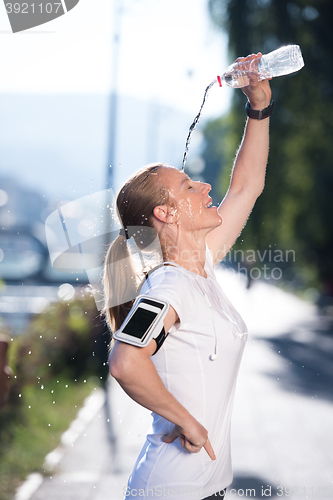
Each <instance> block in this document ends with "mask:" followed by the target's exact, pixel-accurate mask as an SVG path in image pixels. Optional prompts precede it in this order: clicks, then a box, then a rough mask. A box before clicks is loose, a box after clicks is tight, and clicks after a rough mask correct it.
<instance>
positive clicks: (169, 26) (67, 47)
mask: <svg viewBox="0 0 333 500" xmlns="http://www.w3.org/2000/svg"><path fill="white" fill-rule="evenodd" d="M31 2H32V0H31ZM31 2H29V3H31ZM207 3H208V0H80V1H79V3H78V4H77V5H76V6H75V7H74V8H73V9H72V10H70V11H69V12H68V13H66V14H65V15H63V16H61V17H59V18H57V19H55V20H53V21H51V22H49V23H46V24H43V25H40V26H37V27H35V28H32V29H29V30H26V31H22V32H19V33H15V34H13V33H12V31H11V27H10V23H9V20H8V17H7V13H6V10H5V6H4V3H2V2H0V53H1V78H0V104H1V105H0V107H1V109H2V112H1V114H0V159H1V161H0V175H5V176H8V175H10V176H12V177H15V178H16V179H18V182H20V183H22V184H23V185H25V186H27V187H28V188H29V189H35V188H37V189H38V190H39V191H40V192H41V193H42V194H43V195H45V196H48V197H50V196H52V198H54V200H55V201H54V203H62V202H63V200H66V199H74V198H76V197H78V196H84V195H86V194H89V193H91V192H95V191H98V190H100V189H103V188H104V187H105V178H106V174H105V172H106V169H107V168H108V166H109V164H110V159H109V158H108V138H109V135H108V134H109V118H110V117H109V102H108V99H109V95H110V93H111V91H112V90H115V91H116V92H117V94H118V95H119V106H118V112H117V123H116V129H117V138H116V147H115V151H116V156H115V159H114V161H113V166H114V175H113V180H114V182H113V188H114V190H115V191H117V190H118V189H119V187H120V186H121V185H122V183H123V182H124V181H125V179H126V178H127V177H128V176H129V175H131V173H133V172H134V171H135V170H137V169H138V168H139V167H141V166H142V165H144V164H146V163H150V162H151V161H163V162H165V163H168V164H171V165H175V166H178V165H179V164H180V162H181V159H182V156H183V153H184V146H185V140H186V136H187V132H188V128H189V126H190V125H191V123H192V121H193V119H194V117H195V116H196V114H197V112H198V110H199V108H200V105H201V102H202V98H203V94H204V91H205V88H206V87H207V85H208V84H209V83H210V82H211V81H212V80H214V79H215V78H216V76H217V75H218V74H222V73H223V71H224V70H225V69H226V67H227V66H228V63H229V62H230V61H227V55H226V54H227V50H226V47H227V36H226V35H225V34H223V33H222V32H221V31H220V30H217V29H216V27H215V26H214V25H213V23H212V21H211V20H210V18H209V15H208V11H207ZM36 5H37V4H36ZM115 38H116V39H117V40H118V42H115ZM232 92H233V90H232V89H230V88H222V89H221V88H220V87H218V85H216V86H214V87H213V88H212V89H211V91H210V94H209V97H208V99H207V101H206V105H205V107H204V110H203V113H202V118H201V121H200V124H199V127H198V128H197V130H196V132H195V134H193V138H192V141H191V146H190V151H189V157H188V163H187V165H188V166H190V161H191V159H194V160H195V157H196V154H197V153H196V148H197V149H198V150H199V148H200V141H201V140H202V134H201V135H200V132H199V129H200V126H202V125H203V123H204V121H205V120H207V119H209V118H212V117H217V116H220V115H221V114H223V113H225V112H226V111H227V110H228V107H229V103H230V97H231V94H232ZM62 96H63V97H62Z"/></svg>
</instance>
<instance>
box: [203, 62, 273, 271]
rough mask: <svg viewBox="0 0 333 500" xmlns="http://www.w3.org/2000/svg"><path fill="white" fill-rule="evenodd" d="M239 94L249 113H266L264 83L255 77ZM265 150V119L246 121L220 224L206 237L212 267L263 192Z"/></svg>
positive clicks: (267, 100) (266, 83) (268, 96)
mask: <svg viewBox="0 0 333 500" xmlns="http://www.w3.org/2000/svg"><path fill="white" fill-rule="evenodd" d="M260 56H261V55H251V56H248V57H247V58H239V59H238V60H237V61H238V62H241V61H243V60H248V59H250V58H256V57H260ZM242 91H243V92H244V94H245V95H246V96H247V97H248V101H249V103H250V106H251V109H253V110H263V109H266V108H267V107H268V106H269V104H270V102H271V89H270V85H269V81H268V80H264V81H260V82H258V81H257V78H256V77H255V76H251V78H250V85H249V86H248V87H244V88H243V89H242ZM268 149H269V118H265V119H262V120H257V119H253V118H248V119H247V122H246V125H245V131H244V135H243V139H242V142H241V145H240V147H239V150H238V153H237V155H236V159H235V162H234V167H233V171H232V175H231V181H230V186H229V189H228V192H227V194H226V195H225V197H224V199H223V201H222V203H221V204H220V206H219V208H218V212H219V214H220V215H221V217H222V224H221V226H219V227H217V228H216V229H214V230H213V231H211V232H210V233H209V234H208V236H207V244H208V246H209V248H210V250H211V252H212V254H213V258H214V264H217V263H218V262H219V261H220V260H222V259H223V257H224V256H225V255H226V254H227V253H228V252H229V250H230V248H231V247H232V245H233V244H234V242H235V241H236V239H237V238H238V236H239V234H240V232H241V231H242V229H243V227H244V225H245V224H246V221H247V219H248V217H249V215H250V213H251V211H252V208H253V206H254V204H255V201H256V199H257V198H258V196H259V195H260V194H261V192H262V190H263V188H264V184H265V173H266V165H267V159H268Z"/></svg>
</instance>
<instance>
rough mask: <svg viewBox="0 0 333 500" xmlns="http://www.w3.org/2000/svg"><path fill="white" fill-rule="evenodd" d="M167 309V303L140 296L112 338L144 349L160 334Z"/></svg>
mask: <svg viewBox="0 0 333 500" xmlns="http://www.w3.org/2000/svg"><path fill="white" fill-rule="evenodd" d="M168 309H169V304H168V302H166V301H162V300H156V299H153V298H151V297H148V296H146V295H140V296H139V297H138V298H137V300H136V301H135V303H134V305H133V307H132V309H131V311H130V312H129V314H128V316H127V318H126V319H125V321H124V323H123V324H122V325H121V327H120V328H119V330H117V331H116V332H115V333H114V334H113V337H114V338H115V339H116V340H120V341H122V342H125V343H127V344H132V345H135V346H138V347H145V346H146V345H148V344H149V342H150V341H151V339H153V338H156V337H158V335H159V334H160V333H161V330H162V328H163V320H164V318H165V315H166V313H167V312H168Z"/></svg>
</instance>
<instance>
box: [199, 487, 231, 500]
mask: <svg viewBox="0 0 333 500" xmlns="http://www.w3.org/2000/svg"><path fill="white" fill-rule="evenodd" d="M226 491H227V488H225V489H224V490H222V491H218V492H217V493H214V495H211V496H210V497H206V498H204V499H203V500H217V499H218V498H224V496H225V494H226Z"/></svg>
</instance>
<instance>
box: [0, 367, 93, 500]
mask: <svg viewBox="0 0 333 500" xmlns="http://www.w3.org/2000/svg"><path fill="white" fill-rule="evenodd" d="M97 384H98V382H96V379H90V380H87V381H86V382H85V381H83V380H82V381H75V382H74V381H69V380H68V379H65V378H61V376H59V377H58V378H57V379H56V380H53V381H51V382H48V384H47V385H45V386H41V385H39V384H36V385H34V386H31V385H30V386H25V387H24V388H23V389H22V394H21V397H20V404H19V405H18V406H17V408H16V411H13V409H11V411H7V412H6V409H5V408H4V410H3V412H2V413H0V471H1V474H0V500H12V499H13V495H14V492H15V490H16V488H17V487H18V486H19V484H20V483H21V482H22V481H23V480H24V479H25V478H26V476H27V475H28V474H30V473H31V472H40V473H43V472H44V471H43V463H44V458H45V455H47V453H49V452H50V451H52V450H53V449H54V448H56V447H57V446H58V444H59V442H60V436H61V434H62V433H63V432H64V431H65V430H66V429H67V428H68V426H69V424H70V422H71V421H72V420H73V419H74V418H75V417H76V414H77V412H78V409H79V408H80V407H81V406H82V404H83V401H84V399H85V398H86V397H87V396H88V395H89V394H90V393H91V391H92V390H93V388H94V387H96V385H97ZM1 428H2V429H1Z"/></svg>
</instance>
